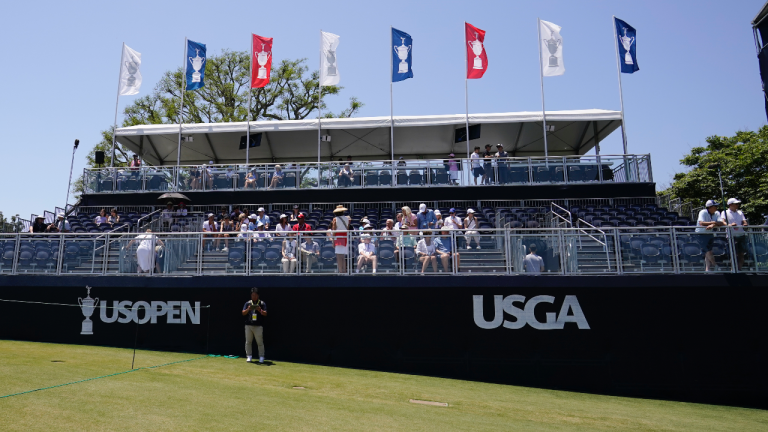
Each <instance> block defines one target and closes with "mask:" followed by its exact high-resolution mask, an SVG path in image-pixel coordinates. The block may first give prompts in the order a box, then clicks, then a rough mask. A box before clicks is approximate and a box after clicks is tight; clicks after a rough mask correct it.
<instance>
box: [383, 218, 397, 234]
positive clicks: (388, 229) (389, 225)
mask: <svg viewBox="0 0 768 432" xmlns="http://www.w3.org/2000/svg"><path fill="white" fill-rule="evenodd" d="M385 223H386V226H385V227H384V229H383V230H382V233H381V237H382V238H385V237H395V236H397V235H399V234H398V233H397V232H396V231H395V222H394V221H393V220H392V219H387V222H385Z"/></svg>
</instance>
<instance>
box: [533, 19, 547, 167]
mask: <svg viewBox="0 0 768 432" xmlns="http://www.w3.org/2000/svg"><path fill="white" fill-rule="evenodd" d="M537 20H538V25H537V26H536V34H538V35H539V40H538V41H537V43H536V44H537V45H538V46H539V79H540V81H541V119H542V122H543V125H544V164H545V165H547V164H548V159H547V158H548V157H549V153H548V151H547V111H546V109H545V108H544V66H543V63H542V62H543V61H544V60H542V58H541V18H537Z"/></svg>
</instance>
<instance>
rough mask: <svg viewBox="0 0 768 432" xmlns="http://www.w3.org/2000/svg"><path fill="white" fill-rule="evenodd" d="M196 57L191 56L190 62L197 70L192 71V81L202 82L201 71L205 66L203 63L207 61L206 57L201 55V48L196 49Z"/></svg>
mask: <svg viewBox="0 0 768 432" xmlns="http://www.w3.org/2000/svg"><path fill="white" fill-rule="evenodd" d="M195 54H196V55H195V57H194V58H193V57H190V58H189V62H190V63H192V69H194V70H195V72H194V73H192V82H193V83H196V82H200V77H201V76H202V74H201V73H200V69H202V68H203V64H204V63H205V57H200V50H199V49H195Z"/></svg>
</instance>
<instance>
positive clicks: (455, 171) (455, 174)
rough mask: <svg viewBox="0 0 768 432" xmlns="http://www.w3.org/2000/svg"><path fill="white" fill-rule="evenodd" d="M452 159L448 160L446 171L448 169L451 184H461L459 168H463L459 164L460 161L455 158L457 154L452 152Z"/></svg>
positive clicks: (450, 155)
mask: <svg viewBox="0 0 768 432" xmlns="http://www.w3.org/2000/svg"><path fill="white" fill-rule="evenodd" d="M448 157H449V158H450V159H448V160H447V161H446V165H447V166H446V168H445V169H446V171H448V174H450V181H451V184H459V170H460V169H461V168H460V166H459V162H458V161H456V159H454V158H455V157H456V155H455V154H453V153H451V154H449V155H448Z"/></svg>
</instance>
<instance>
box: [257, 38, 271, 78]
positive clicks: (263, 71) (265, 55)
mask: <svg viewBox="0 0 768 432" xmlns="http://www.w3.org/2000/svg"><path fill="white" fill-rule="evenodd" d="M264 45H265V44H261V52H259V53H254V54H256V60H257V61H258V62H259V72H258V75H257V76H256V78H258V79H266V78H267V68H266V67H264V66H265V65H266V64H267V62H268V61H269V57H270V56H271V55H272V51H269V52H267V51H264Z"/></svg>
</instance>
